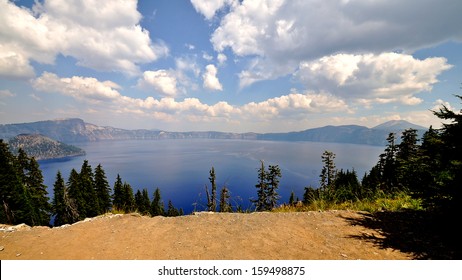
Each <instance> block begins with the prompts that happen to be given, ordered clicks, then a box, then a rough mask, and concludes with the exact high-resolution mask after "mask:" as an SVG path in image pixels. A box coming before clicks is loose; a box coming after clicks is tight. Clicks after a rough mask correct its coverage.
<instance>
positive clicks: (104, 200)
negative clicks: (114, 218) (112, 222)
mask: <svg viewBox="0 0 462 280" xmlns="http://www.w3.org/2000/svg"><path fill="white" fill-rule="evenodd" d="M95 191H96V196H97V198H98V206H99V209H98V214H104V213H106V212H107V211H109V210H110V209H111V206H112V203H111V187H110V186H109V183H108V181H107V178H106V173H105V172H104V169H103V167H102V166H101V164H98V166H97V167H96V168H95Z"/></svg>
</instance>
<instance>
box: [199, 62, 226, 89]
mask: <svg viewBox="0 0 462 280" xmlns="http://www.w3.org/2000/svg"><path fill="white" fill-rule="evenodd" d="M217 73H218V70H217V68H216V67H215V65H213V64H209V65H207V66H206V67H205V73H204V74H203V76H202V78H203V79H204V88H206V89H210V90H223V86H222V85H221V83H220V81H219V80H218V78H217Z"/></svg>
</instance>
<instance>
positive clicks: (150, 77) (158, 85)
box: [138, 69, 178, 96]
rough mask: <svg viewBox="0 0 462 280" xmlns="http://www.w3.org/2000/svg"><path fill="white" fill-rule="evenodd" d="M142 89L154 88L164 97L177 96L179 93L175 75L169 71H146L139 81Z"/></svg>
mask: <svg viewBox="0 0 462 280" xmlns="http://www.w3.org/2000/svg"><path fill="white" fill-rule="evenodd" d="M138 85H139V86H142V87H146V86H147V87H153V88H154V89H155V90H156V91H158V92H159V93H161V94H163V95H168V96H175V95H176V94H177V92H178V89H177V79H176V77H175V73H174V72H173V71H169V70H164V69H162V70H157V71H145V72H144V73H143V77H142V79H140V80H139V81H138Z"/></svg>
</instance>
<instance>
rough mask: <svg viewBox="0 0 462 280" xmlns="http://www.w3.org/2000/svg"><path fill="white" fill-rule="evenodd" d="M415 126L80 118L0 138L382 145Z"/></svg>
mask: <svg viewBox="0 0 462 280" xmlns="http://www.w3.org/2000/svg"><path fill="white" fill-rule="evenodd" d="M408 128H414V129H417V130H418V134H419V136H421V135H423V133H424V131H426V129H425V128H423V127H421V126H418V125H414V124H412V123H409V122H406V121H390V122H386V123H384V124H381V125H378V126H376V127H374V128H368V127H365V126H360V125H341V126H324V127H319V128H312V129H307V130H303V131H298V132H286V133H230V132H218V131H190V132H169V131H163V130H148V129H135V130H128V129H120V128H114V127H110V126H98V125H94V124H90V123H86V122H84V121H83V120H82V119H77V118H75V119H63V120H48V121H39V122H32V123H20V124H4V125H0V138H3V139H9V138H12V137H15V136H16V135H18V134H41V135H44V136H47V137H50V138H52V139H54V140H57V141H60V142H64V143H77V142H89V141H101V140H159V139H191V138H203V139H247V140H271V141H313V142H333V143H351V144H366V145H385V144H386V138H387V136H388V134H389V133H390V132H395V133H398V135H397V138H399V136H400V135H399V134H400V133H401V131H403V130H405V129H408Z"/></svg>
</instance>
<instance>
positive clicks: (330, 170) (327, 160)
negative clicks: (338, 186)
mask: <svg viewBox="0 0 462 280" xmlns="http://www.w3.org/2000/svg"><path fill="white" fill-rule="evenodd" d="M321 159H322V162H323V163H324V166H323V167H322V170H321V175H320V177H321V189H322V190H323V191H325V192H327V193H332V192H333V191H334V190H333V182H334V180H335V173H336V169H335V163H334V159H335V154H334V153H333V152H329V151H324V153H323V154H322V156H321Z"/></svg>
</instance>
